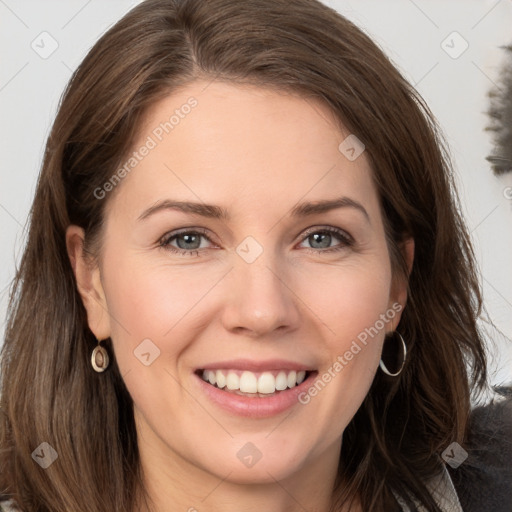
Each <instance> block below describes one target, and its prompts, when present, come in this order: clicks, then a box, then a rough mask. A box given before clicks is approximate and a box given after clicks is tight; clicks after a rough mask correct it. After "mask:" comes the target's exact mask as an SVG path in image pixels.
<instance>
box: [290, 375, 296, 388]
mask: <svg viewBox="0 0 512 512" xmlns="http://www.w3.org/2000/svg"><path fill="white" fill-rule="evenodd" d="M296 382H297V372H294V371H291V372H290V373H289V374H288V387H289V388H293V386H295V383H296Z"/></svg>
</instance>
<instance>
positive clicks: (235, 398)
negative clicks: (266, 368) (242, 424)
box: [194, 371, 318, 418]
mask: <svg viewBox="0 0 512 512" xmlns="http://www.w3.org/2000/svg"><path fill="white" fill-rule="evenodd" d="M317 373H318V372H316V371H315V372H311V373H310V374H309V376H308V378H307V379H305V380H304V381H303V382H301V383H300V384H299V385H298V386H295V387H294V388H289V389H286V390H283V391H281V392H280V393H277V394H275V395H271V396H268V397H262V398H259V397H251V396H243V395H236V394H234V393H229V392H227V391H224V390H223V389H220V388H218V387H216V386H212V385H211V384H209V383H207V382H206V381H204V380H203V379H202V378H201V377H200V376H199V375H197V374H194V377H195V378H196V379H197V380H198V381H199V385H200V387H201V390H202V391H203V392H204V393H205V394H206V395H207V396H208V397H209V398H210V400H211V401H212V402H214V403H215V404H217V405H218V406H219V407H221V408H222V409H224V410H226V411H228V412H230V413H232V414H236V415H238V416H245V417H247V418H268V417H270V416H275V415H276V414H280V413H282V412H284V411H286V410H287V409H290V408H291V407H293V406H294V405H297V404H300V402H299V399H298V395H300V394H301V393H302V392H305V391H306V390H307V389H308V388H309V387H310V386H311V384H312V382H313V380H314V379H315V377H316V375H317Z"/></svg>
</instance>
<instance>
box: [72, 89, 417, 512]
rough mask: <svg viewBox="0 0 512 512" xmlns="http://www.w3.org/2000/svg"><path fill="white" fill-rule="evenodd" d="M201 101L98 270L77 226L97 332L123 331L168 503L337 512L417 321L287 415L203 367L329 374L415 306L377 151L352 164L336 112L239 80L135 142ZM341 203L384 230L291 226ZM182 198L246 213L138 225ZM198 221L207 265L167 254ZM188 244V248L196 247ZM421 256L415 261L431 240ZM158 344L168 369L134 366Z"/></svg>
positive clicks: (149, 461) (147, 177)
mask: <svg viewBox="0 0 512 512" xmlns="http://www.w3.org/2000/svg"><path fill="white" fill-rule="evenodd" d="M191 96H193V97H194V98H196V99H197V101H198V104H197V106H196V107H195V108H194V109H192V111H191V112H190V114H188V115H187V116H185V117H184V118H183V119H180V122H179V124H178V125H176V126H175V127H174V129H173V131H172V132H171V133H169V134H168V135H166V136H164V137H163V140H162V141H161V142H159V144H158V145H157V147H156V148H154V149H152V150H151V151H150V153H149V154H148V155H147V156H146V157H145V158H144V159H143V160H142V161H141V162H140V163H139V164H138V165H137V166H136V168H135V169H134V170H132V171H131V173H130V174H129V175H128V176H126V177H125V178H124V179H123V180H122V182H121V183H120V184H119V185H118V186H117V188H116V190H115V191H114V192H111V193H110V196H108V197H106V198H105V199H103V200H104V201H108V203H107V209H106V218H105V229H104V233H103V240H102V247H101V253H100V254H99V261H98V264H97V265H92V264H89V262H88V261H87V259H86V258H85V257H84V254H83V252H82V241H83V230H82V229H81V228H79V227H78V226H70V227H69V229H68V232H67V244H68V252H69V256H70V259H71V262H72V265H73V268H74V271H75V275H76V278H77V285H78V289H79V292H80V294H81V296H82V299H83V302H84V305H85V308H86V310H87V315H88V322H89V326H90V328H91V330H92V331H93V333H94V334H95V335H96V337H97V338H98V339H100V340H101V339H106V338H107V337H111V338H112V341H113V346H114V352H115V357H116V359H117V362H118V365H119V368H120V371H121V374H122V375H123V379H124V381H125V383H126V386H127V388H128V390H129V392H130V394H131V396H132V397H133V400H134V404H135V420H136V425H137V432H138V438H139V449H140V455H141V460H142V467H143V470H144V474H145V481H146V484H147V488H148V492H149V495H150V497H151V499H152V501H153V503H154V505H155V507H154V510H156V511H169V510H184V511H185V510H189V509H190V510H193V508H195V509H196V510H198V511H199V512H201V511H206V510H207V511H215V512H217V511H218V512H220V511H222V512H231V511H233V512H235V511H237V512H238V511H240V510H245V511H249V512H250V511H261V510H273V511H281V512H284V511H298V510H304V509H306V510H311V511H327V510H328V509H329V499H330V495H331V492H332V489H333V485H334V479H335V475H336V472H337V468H338V460H339V453H340V449H341V442H342V434H343V431H344V429H345V427H346V426H347V424H348V423H349V422H350V420H351V418H352V417H353V416H354V414H355V413H356V411H357V409H358V408H359V406H360V405H361V403H362V401H363V399H364V397H365V395H366V394H367V392H368V390H369V388H370V385H371V383H372V380H373V378H374V376H375V373H376V371H377V369H378V364H379V359H380V354H381V350H382V344H383V341H384V336H385V333H387V332H391V331H393V330H394V329H395V327H396V325H397V324H398V322H399V319H400V313H398V314H396V316H395V317H394V318H393V320H392V321H389V322H386V325H385V328H384V329H382V330H381V331H380V332H379V334H378V335H377V336H375V337H374V338H371V339H370V341H369V343H368V344H367V345H366V346H365V347H364V349H363V350H361V351H360V352H359V353H358V354H357V355H356V356H355V357H354V358H353V359H352V360H351V361H350V362H349V364H347V365H346V366H345V367H344V368H343V371H341V372H340V373H339V374H338V375H337V376H336V378H334V379H332V381H331V382H330V383H329V384H328V385H327V386H325V388H324V389H323V390H322V391H321V392H320V393H319V394H318V395H317V396H316V397H315V398H314V399H312V400H311V401H310V403H308V404H307V405H301V404H297V405H295V406H293V408H291V409H289V410H287V411H285V412H284V413H282V414H279V415H277V416H274V417H271V418H266V419H262V418H259V419H250V418H242V417H238V416H236V415H231V414H229V413H227V412H225V411H223V410H221V409H219V408H218V406H217V405H215V404H213V403H212V402H211V401H210V400H209V398H207V397H206V396H205V395H204V393H202V392H201V390H200V388H199V386H198V383H197V381H196V377H195V376H194V375H193V372H194V371H195V370H196V369H197V368H201V367H202V366H204V365H205V364H207V363H211V362H215V361H219V360H225V359H234V358H249V359H251V358H254V359H258V360H261V359H270V358H284V359H290V360H293V361H298V362H302V363H305V364H307V365H311V366H312V367H314V368H317V369H318V372H319V375H322V374H323V373H324V372H326V371H327V370H328V368H329V367H331V366H332V364H333V362H334V361H335V360H336V358H337V356H339V355H343V354H344V353H345V352H346V351H347V350H348V349H349V348H350V346H351V343H352V341H353V340H355V339H356V338H357V335H358V334H359V333H361V332H362V331H364V329H365V328H368V327H370V326H373V325H374V324H375V322H376V320H378V319H379V315H381V314H383V313H385V312H386V311H387V310H389V309H390V308H391V307H392V305H393V304H395V303H399V304H400V305H401V306H402V307H404V306H405V303H406V299H407V294H406V283H405V281H404V280H399V279H392V274H391V265H390V259H389V253H388V248H387V246H386V241H385V235H384V228H383V222H382V216H381V212H380V207H379V199H378V195H377V190H376V188H375V186H374V184H373V181H372V177H371V176H372V171H371V168H370V166H369V163H368V160H367V158H366V155H365V153H363V154H362V155H361V156H360V157H359V158H357V159H356V160H354V161H349V160H348V159H347V158H346V157H345V156H344V155H343V154H342V153H341V152H340V151H339V150H338V146H339V144H340V143H341V142H342V141H343V140H344V139H345V137H346V136H347V135H348V132H347V131H346V130H344V129H343V127H341V126H340V125H339V123H336V121H335V119H334V117H333V115H332V113H331V112H330V111H329V109H328V108H327V107H326V106H325V105H323V104H322V103H320V102H317V101H311V100H309V99H308V100H306V99H304V98H301V97H299V96H295V95H291V94H285V93H282V92H277V91H272V90H266V89H262V88H257V87H254V86H245V85H244V86H241V85H232V84H228V83H222V82H213V83H211V84H210V85H208V84H207V83H205V82H199V81H198V82H194V83H192V84H190V85H188V86H187V87H186V88H185V89H183V90H181V91H179V92H175V93H173V94H172V95H170V96H169V97H167V98H165V99H164V100H161V101H160V102H159V103H157V104H155V105H153V107H152V108H151V109H150V111H149V112H148V113H147V116H146V118H145V123H144V125H143V126H142V127H141V129H140V137H139V140H138V142H137V144H135V148H139V147H140V146H141V145H142V144H143V143H144V141H146V140H147V137H148V135H151V133H152V131H153V130H154V129H155V127H157V126H158V125H159V124H160V123H161V122H163V121H165V120H166V119H168V118H169V115H170V114H169V113H172V112H173V111H174V110H175V109H176V108H180V106H181V105H183V104H184V103H186V102H187V100H188V98H190V97H191ZM339 196H347V197H350V198H351V199H353V200H355V201H358V202H360V203H361V204H362V205H363V206H364V208H365V209H366V211H367V213H368V216H369V221H368V220H366V218H365V216H364V215H363V214H362V213H361V212H360V211H359V210H357V209H356V208H352V207H343V208H338V209H334V210H331V211H328V212H325V213H321V214H315V215H312V216H309V217H303V218H292V217H290V216H289V212H290V210H291V209H292V207H294V206H295V205H296V203H297V202H304V201H317V200H324V199H334V198H337V197H339ZM171 198H172V199H175V200H181V201H196V202H205V203H208V204H215V205H219V206H221V207H223V208H225V209H226V210H228V212H229V214H230V219H229V220H227V221H223V220H219V219H211V218H204V217H200V216H198V215H195V214H192V213H184V212H180V211H176V210H164V211H160V212H158V213H155V214H154V215H152V216H150V217H148V218H146V219H145V220H142V221H141V220H138V217H139V216H140V215H141V213H142V212H144V211H145V210H146V209H147V208H149V207H151V206H152V205H154V204H155V203H156V202H157V201H160V200H163V199H171ZM326 227H333V228H338V229H340V230H342V231H343V232H345V233H347V234H349V235H350V236H351V237H352V238H353V240H354V243H353V245H346V244H345V243H344V241H343V239H339V238H338V237H337V235H332V238H331V239H328V240H327V242H324V244H326V245H322V244H321V243H319V242H318V241H317V242H315V239H314V238H313V237H311V236H310V235H311V234H312V233H318V232H322V229H323V228H326ZM182 228H203V229H205V230H207V237H208V238H204V237H201V238H200V240H201V245H200V248H199V249H198V251H199V256H197V255H187V254H185V255H183V254H182V255H179V254H175V253H172V252H171V251H170V250H169V249H168V248H165V247H160V246H159V242H158V241H159V240H160V239H161V238H162V237H163V236H164V235H166V234H170V233H174V232H176V231H177V230H180V229H182ZM308 228H315V229H313V230H312V231H311V233H309V235H307V234H306V235H305V234H304V233H305V231H306V230H307V229H308ZM316 228H318V229H316ZM192 231H193V229H192ZM247 236H252V237H253V238H254V239H255V240H256V241H257V242H258V243H259V244H260V246H261V247H262V249H263V252H262V254H261V255H260V256H259V257H258V258H257V259H256V260H255V261H254V262H253V263H247V262H246V261H245V260H244V259H243V258H241V257H240V256H239V255H238V254H237V252H236V248H237V246H238V245H239V244H240V243H241V242H242V241H243V240H244V239H245V238H246V237H247ZM329 240H330V241H329ZM178 243H180V244H181V245H178ZM186 243H187V242H186V241H184V240H183V238H179V239H176V238H174V239H173V241H172V242H170V244H171V246H172V247H173V248H175V249H176V250H178V251H179V250H180V247H186V245H185V244H186ZM188 244H189V246H191V245H193V244H191V242H190V241H189V242H188ZM326 246H327V248H336V247H337V248H340V250H338V251H331V252H325V251H326V248H324V247H326ZM196 247H197V245H196ZM403 250H404V253H405V255H406V258H407V261H408V263H409V268H410V267H411V265H412V261H413V253H414V243H413V241H412V240H409V241H408V242H407V243H406V244H405V245H404V247H403ZM181 251H182V252H185V250H184V249H181ZM146 338H149V339H151V340H152V343H154V344H155V345H156V346H157V347H158V349H159V350H160V355H159V357H157V358H156V359H155V360H154V362H153V363H152V364H151V365H150V366H145V365H143V364H141V362H140V361H139V359H137V358H136V357H135V356H134V350H135V349H136V347H137V346H138V345H139V344H140V343H141V341H142V340H144V339H146ZM247 442H251V443H253V444H254V445H255V446H256V447H257V448H258V449H259V451H260V452H261V453H262V457H261V459H260V460H259V461H258V463H256V464H255V465H254V466H252V467H250V468H248V467H246V466H245V465H244V464H242V463H241V462H240V460H239V459H238V457H237V456H236V454H237V452H238V450H240V448H241V447H243V446H244V445H245V444H246V443H247ZM247 484H248V485H247ZM169 504H172V505H169ZM192 507H193V508H192ZM359 509H360V508H359V507H356V508H354V507H353V508H352V509H350V510H359ZM141 510H144V507H141ZM346 510H349V509H348V508H347V509H346Z"/></svg>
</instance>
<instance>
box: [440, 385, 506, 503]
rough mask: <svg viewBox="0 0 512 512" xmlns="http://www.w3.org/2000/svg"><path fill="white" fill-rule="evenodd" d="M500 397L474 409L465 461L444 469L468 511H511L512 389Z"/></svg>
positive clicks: (504, 391) (504, 389) (503, 390)
mask: <svg viewBox="0 0 512 512" xmlns="http://www.w3.org/2000/svg"><path fill="white" fill-rule="evenodd" d="M499 392H500V394H501V397H500V398H498V399H494V400H492V401H491V402H490V403H489V404H487V405H483V406H479V407H476V408H475V409H473V411H472V413H471V416H470V421H469V430H468V436H467V443H466V446H465V447H464V448H465V449H466V451H467V458H466V459H465V460H464V461H463V462H462V464H461V465H460V466H458V467H456V468H454V467H450V466H449V465H448V466H447V469H448V470H449V472H450V476H451V478H452V481H453V484H454V486H455V488H456V491H457V494H458V496H459V499H460V502H461V505H462V508H463V510H464V511H467V512H473V511H474V512H477V511H478V512H481V511H482V510H492V512H510V503H512V387H505V388H501V390H500V391H499Z"/></svg>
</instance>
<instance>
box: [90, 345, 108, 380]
mask: <svg viewBox="0 0 512 512" xmlns="http://www.w3.org/2000/svg"><path fill="white" fill-rule="evenodd" d="M100 343H101V342H100V341H99V340H98V345H97V346H96V347H95V348H94V350H93V351H92V354H91V365H92V367H93V368H94V371H96V372H98V373H102V372H104V371H105V370H106V369H107V368H108V365H109V361H110V360H109V357H108V352H107V349H106V348H105V347H102V346H101V345H100Z"/></svg>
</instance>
